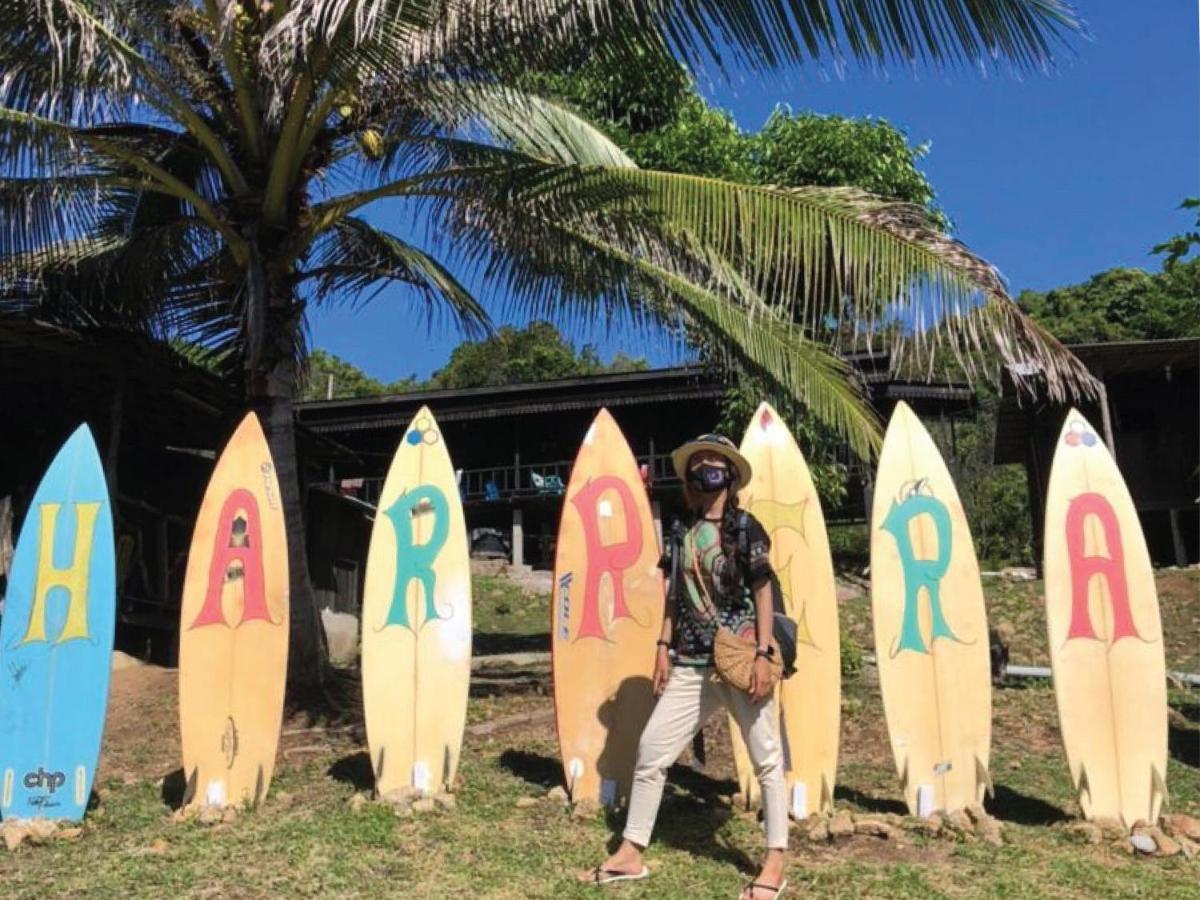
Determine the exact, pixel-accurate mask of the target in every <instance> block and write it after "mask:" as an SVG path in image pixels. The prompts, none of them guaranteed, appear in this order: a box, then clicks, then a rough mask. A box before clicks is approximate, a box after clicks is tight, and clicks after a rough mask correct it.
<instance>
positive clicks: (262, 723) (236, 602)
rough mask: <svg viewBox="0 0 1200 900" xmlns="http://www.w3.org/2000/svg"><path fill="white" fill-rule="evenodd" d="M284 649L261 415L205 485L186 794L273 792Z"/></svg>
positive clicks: (277, 507)
mask: <svg viewBox="0 0 1200 900" xmlns="http://www.w3.org/2000/svg"><path fill="white" fill-rule="evenodd" d="M287 654H288V556H287V529H286V527H285V525H284V516H283V502H282V500H281V498H280V493H279V482H278V480H277V478H276V475H275V465H274V463H273V462H272V460H271V452H270V450H269V449H268V448H267V441H266V437H265V436H264V435H263V431H262V426H260V425H259V422H258V418H257V417H256V416H255V415H254V414H253V413H250V414H249V415H247V416H246V418H245V419H243V420H242V423H241V424H240V425H239V426H238V428H237V430H236V431H235V432H234V434H233V437H231V438H230V439H229V443H228V444H227V445H226V447H225V451H224V452H223V453H222V454H221V457H220V459H218V460H217V465H216V468H215V469H214V471H213V474H212V478H211V479H210V481H209V483H208V489H207V490H206V491H205V493H204V501H203V503H202V504H201V506H200V512H199V514H198V515H197V517H196V528H195V532H194V534H193V537H192V546H191V551H190V552H189V554H188V563H187V573H186V576H185V579H184V585H183V604H182V610H181V612H180V631H179V718H180V730H181V733H182V738H183V769H184V777H185V779H186V781H187V790H186V793H185V795H184V801H185V803H187V804H189V805H191V804H195V805H206V806H227V805H229V806H238V805H242V804H245V803H258V802H259V801H261V800H262V799H263V798H264V797H265V796H266V795H267V788H268V787H269V786H270V784H271V774H272V772H273V771H274V768H275V751H276V748H277V746H278V743H279V728H280V721H281V719H282V715H283V690H284V683H285V680H286V677H287Z"/></svg>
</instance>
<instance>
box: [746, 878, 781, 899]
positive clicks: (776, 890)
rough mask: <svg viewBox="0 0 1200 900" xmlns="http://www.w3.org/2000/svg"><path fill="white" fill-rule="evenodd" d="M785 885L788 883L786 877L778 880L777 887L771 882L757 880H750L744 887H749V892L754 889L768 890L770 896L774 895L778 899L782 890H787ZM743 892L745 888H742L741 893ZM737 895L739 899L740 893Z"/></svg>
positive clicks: (752, 891)
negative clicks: (763, 882)
mask: <svg viewBox="0 0 1200 900" xmlns="http://www.w3.org/2000/svg"><path fill="white" fill-rule="evenodd" d="M787 886H788V883H787V879H786V878H785V879H783V881H781V882H779V887H775V885H773V884H759V883H758V882H757V881H752V882H750V883H749V884H748V885H746V887H747V888H749V889H750V893H754V892H755V891H770V892H771V896H772V897H774V898H775V900H779V898H780V897H782V896H783V892H784V891H786V890H787ZM745 892H746V891H745V889H743V890H742V893H743V894H744V893H745ZM738 896H739V900H740V897H741V895H738Z"/></svg>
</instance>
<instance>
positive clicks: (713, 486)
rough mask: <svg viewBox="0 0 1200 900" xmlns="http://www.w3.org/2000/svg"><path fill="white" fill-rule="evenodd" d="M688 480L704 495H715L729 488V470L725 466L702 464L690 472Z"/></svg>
mask: <svg viewBox="0 0 1200 900" xmlns="http://www.w3.org/2000/svg"><path fill="white" fill-rule="evenodd" d="M688 480H689V481H690V482H691V484H692V486H693V487H694V488H696V490H698V491H700V492H701V493H703V494H715V493H717V492H719V491H723V490H724V489H725V488H726V487H728V486H729V470H728V469H726V468H724V467H723V466H714V465H712V464H711V463H702V464H701V465H699V466H697V467H696V468H694V469H692V470H691V471H689V472H688Z"/></svg>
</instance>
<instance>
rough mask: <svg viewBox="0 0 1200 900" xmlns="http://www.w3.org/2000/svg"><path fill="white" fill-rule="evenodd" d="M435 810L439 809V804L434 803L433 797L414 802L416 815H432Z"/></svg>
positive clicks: (413, 806)
mask: <svg viewBox="0 0 1200 900" xmlns="http://www.w3.org/2000/svg"><path fill="white" fill-rule="evenodd" d="M435 809H437V804H436V803H434V802H433V798H432V797H421V798H420V799H419V800H414V801H413V802H412V811H413V812H415V813H431V812H433V811H434V810H435Z"/></svg>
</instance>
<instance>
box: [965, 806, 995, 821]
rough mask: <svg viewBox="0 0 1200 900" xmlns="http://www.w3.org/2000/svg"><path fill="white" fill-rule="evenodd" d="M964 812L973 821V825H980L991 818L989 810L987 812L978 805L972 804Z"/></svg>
mask: <svg viewBox="0 0 1200 900" xmlns="http://www.w3.org/2000/svg"><path fill="white" fill-rule="evenodd" d="M963 812H965V813H966V814H967V818H968V819H970V820H971V823H972V824H973V825H978V824H979V823H980V822H982V821H984V820H985V819H988V818H991V817H990V816H989V815H988V814H987V810H985V809H984V808H983V807H982V806H980V805H979V804H978V803H972V804H970V805H968V806H967V807H966V808H965V809H964V810H963Z"/></svg>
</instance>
